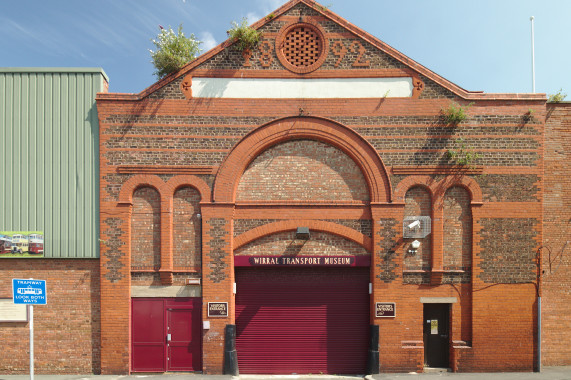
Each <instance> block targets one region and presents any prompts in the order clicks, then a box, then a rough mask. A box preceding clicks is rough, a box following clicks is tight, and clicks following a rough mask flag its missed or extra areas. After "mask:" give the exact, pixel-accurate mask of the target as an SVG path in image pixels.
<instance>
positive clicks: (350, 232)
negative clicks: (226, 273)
mask: <svg viewBox="0 0 571 380" xmlns="http://www.w3.org/2000/svg"><path fill="white" fill-rule="evenodd" d="M301 226H303V227H308V228H309V230H310V231H319V232H327V233H331V234H333V235H337V236H340V237H342V238H345V239H347V240H351V241H353V242H355V243H357V244H359V245H361V246H362V247H363V248H365V249H366V250H367V251H368V252H369V253H370V252H371V250H372V247H373V240H372V239H371V238H370V237H368V236H366V235H364V234H362V233H360V232H359V231H355V230H354V229H352V228H349V227H345V226H343V225H340V224H337V223H333V222H327V221H323V220H284V221H279V222H273V223H268V224H265V225H263V226H260V227H256V228H253V229H251V230H250V231H247V232H244V233H243V234H241V235H239V236H237V237H236V238H234V247H233V249H234V250H236V249H238V248H240V247H242V246H244V245H246V244H248V243H251V242H253V241H254V240H257V239H259V238H262V237H264V236H268V235H273V234H276V233H279V232H286V231H294V230H295V229H297V227H301Z"/></svg>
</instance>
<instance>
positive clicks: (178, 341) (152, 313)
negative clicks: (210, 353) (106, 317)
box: [131, 298, 202, 372]
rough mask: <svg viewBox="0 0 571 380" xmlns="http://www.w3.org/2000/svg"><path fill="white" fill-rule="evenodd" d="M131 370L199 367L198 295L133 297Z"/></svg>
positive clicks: (149, 370)
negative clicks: (194, 296)
mask: <svg viewBox="0 0 571 380" xmlns="http://www.w3.org/2000/svg"><path fill="white" fill-rule="evenodd" d="M131 306H132V314H131V315H132V320H131V323H132V326H131V332H132V337H131V342H132V343H131V344H132V347H131V370H132V371H133V372H167V371H200V370H202V352H201V346H202V337H201V326H200V323H201V322H200V321H201V317H200V315H201V301H200V298H133V299H132V302H131Z"/></svg>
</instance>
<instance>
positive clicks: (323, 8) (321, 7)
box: [315, 3, 331, 12]
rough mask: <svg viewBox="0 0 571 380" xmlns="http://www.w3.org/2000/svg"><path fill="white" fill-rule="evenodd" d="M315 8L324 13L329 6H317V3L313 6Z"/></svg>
mask: <svg viewBox="0 0 571 380" xmlns="http://www.w3.org/2000/svg"><path fill="white" fill-rule="evenodd" d="M315 7H316V8H317V9H319V10H320V11H321V12H324V11H326V10H328V9H329V8H331V4H328V5H321V4H317V3H316V4H315Z"/></svg>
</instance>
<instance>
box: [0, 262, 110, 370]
mask: <svg viewBox="0 0 571 380" xmlns="http://www.w3.org/2000/svg"><path fill="white" fill-rule="evenodd" d="M13 278H35V279H38V280H46V287H47V295H48V296H47V304H46V305H38V306H34V341H35V342H34V358H35V360H34V363H35V364H34V368H35V372H36V373H37V374H90V373H99V372H100V371H101V357H100V344H101V339H100V331H101V330H100V329H101V324H100V312H99V310H100V303H99V260H78V259H74V260H63V259H27V260H26V259H24V260H21V259H3V260H2V275H1V276H0V298H12V279H13ZM0 342H2V354H0V373H2V374H22V375H23V374H27V373H29V368H30V367H29V364H30V361H29V358H30V357H29V354H28V352H29V351H28V349H29V325H28V323H25V322H23V323H4V322H0Z"/></svg>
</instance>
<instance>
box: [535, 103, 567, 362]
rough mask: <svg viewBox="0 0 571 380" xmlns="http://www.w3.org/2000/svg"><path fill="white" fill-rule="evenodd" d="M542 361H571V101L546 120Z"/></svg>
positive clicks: (553, 109)
mask: <svg viewBox="0 0 571 380" xmlns="http://www.w3.org/2000/svg"><path fill="white" fill-rule="evenodd" d="M543 228H544V238H543V249H542V255H543V257H542V259H543V260H542V261H543V266H542V268H543V281H542V295H543V298H542V312H543V318H542V320H543V324H542V363H543V364H544V365H571V345H569V342H570V341H571V104H570V103H562V104H553V103H552V104H549V105H548V107H547V122H546V124H545V195H544V209H543Z"/></svg>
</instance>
